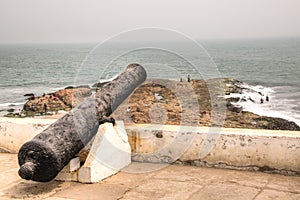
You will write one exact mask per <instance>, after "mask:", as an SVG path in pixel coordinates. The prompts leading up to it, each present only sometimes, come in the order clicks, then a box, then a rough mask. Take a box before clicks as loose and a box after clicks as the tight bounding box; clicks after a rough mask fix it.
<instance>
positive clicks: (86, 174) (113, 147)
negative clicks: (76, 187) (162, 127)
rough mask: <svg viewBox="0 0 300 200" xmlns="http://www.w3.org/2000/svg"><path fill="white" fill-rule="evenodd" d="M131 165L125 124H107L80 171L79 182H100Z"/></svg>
mask: <svg viewBox="0 0 300 200" xmlns="http://www.w3.org/2000/svg"><path fill="white" fill-rule="evenodd" d="M130 163H131V149H130V145H129V143H128V137H127V134H126V131H125V127H124V123H123V122H122V121H117V122H116V125H115V126H113V125H112V124H111V123H105V124H103V125H101V126H100V127H99V130H98V133H97V135H96V137H95V140H94V142H93V144H92V147H91V150H90V153H89V155H88V157H87V159H86V161H85V163H84V165H83V166H82V167H81V168H80V169H79V172H78V181H79V182H83V183H94V182H99V181H100V180H103V179H105V178H107V177H109V176H111V175H113V174H115V173H117V172H119V171H120V170H121V169H122V168H124V167H126V166H127V165H129V164H130Z"/></svg>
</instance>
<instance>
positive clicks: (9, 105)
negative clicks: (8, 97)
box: [0, 102, 25, 107]
mask: <svg viewBox="0 0 300 200" xmlns="http://www.w3.org/2000/svg"><path fill="white" fill-rule="evenodd" d="M23 104H25V102H17V103H0V107H13V106H20V105H23Z"/></svg>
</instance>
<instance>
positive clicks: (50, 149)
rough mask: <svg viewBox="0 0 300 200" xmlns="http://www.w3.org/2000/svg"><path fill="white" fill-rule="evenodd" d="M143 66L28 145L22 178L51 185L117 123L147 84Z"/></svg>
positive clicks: (21, 159) (20, 157)
mask: <svg viewBox="0 0 300 200" xmlns="http://www.w3.org/2000/svg"><path fill="white" fill-rule="evenodd" d="M146 77H147V75H146V71H145V70H144V68H143V67H142V66H140V65H139V64H130V65H128V67H127V68H126V70H125V71H124V72H123V73H121V74H120V75H119V76H118V77H117V78H115V79H114V80H112V81H111V82H108V83H106V84H105V85H104V86H103V87H102V88H101V90H100V91H98V92H96V93H95V94H94V95H92V96H91V97H89V98H87V99H86V100H84V101H83V102H82V103H81V104H79V105H78V106H77V107H75V108H74V109H72V111H70V112H69V113H68V114H66V115H64V116H63V117H62V118H60V119H59V120H57V121H56V122H55V123H53V124H51V125H50V126H49V127H48V128H47V129H45V130H44V131H42V132H41V133H39V134H38V135H36V136H35V137H34V138H33V139H32V140H31V141H29V142H27V143H25V144H24V145H23V146H22V147H21V149H20V150H19V153H18V160H19V165H20V169H19V172H18V173H19V175H20V176H21V177H22V178H23V179H26V180H33V181H39V182H47V181H50V180H52V179H53V178H55V177H56V175H57V174H58V173H59V172H60V171H61V170H62V169H63V168H64V166H66V165H67V164H68V163H69V161H70V160H71V159H72V158H74V156H75V155H76V154H77V153H78V152H79V151H80V150H81V149H82V148H83V147H84V146H85V145H86V144H87V143H88V142H89V141H90V140H91V139H92V138H93V136H94V135H95V134H96V133H97V130H98V128H99V125H100V124H102V123H105V122H113V123H114V120H113V119H112V118H109V116H110V115H111V114H112V112H113V111H114V110H115V109H116V108H117V107H118V106H119V105H120V104H121V103H122V102H123V101H124V100H125V99H126V98H127V97H128V96H129V95H130V94H131V93H132V92H133V91H134V89H135V88H136V87H138V86H139V85H140V84H141V83H143V82H144V81H145V80H146Z"/></svg>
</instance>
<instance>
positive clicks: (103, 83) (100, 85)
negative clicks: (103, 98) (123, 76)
mask: <svg viewBox="0 0 300 200" xmlns="http://www.w3.org/2000/svg"><path fill="white" fill-rule="evenodd" d="M106 83H108V82H102V83H100V82H99V83H95V84H93V85H92V87H93V88H95V87H97V88H101V87H103V85H105V84H106Z"/></svg>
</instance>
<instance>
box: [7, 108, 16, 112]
mask: <svg viewBox="0 0 300 200" xmlns="http://www.w3.org/2000/svg"><path fill="white" fill-rule="evenodd" d="M14 111H15V109H13V108H10V109H7V112H9V113H12V112H14Z"/></svg>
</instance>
